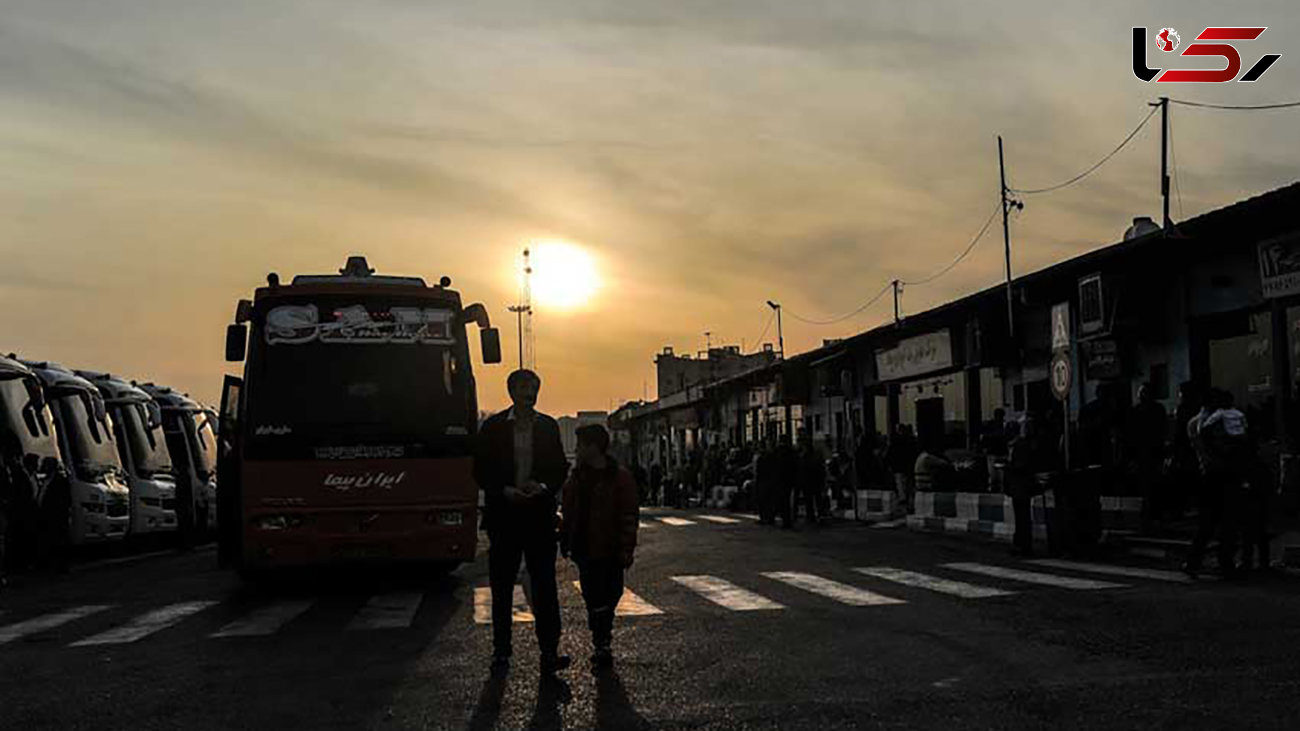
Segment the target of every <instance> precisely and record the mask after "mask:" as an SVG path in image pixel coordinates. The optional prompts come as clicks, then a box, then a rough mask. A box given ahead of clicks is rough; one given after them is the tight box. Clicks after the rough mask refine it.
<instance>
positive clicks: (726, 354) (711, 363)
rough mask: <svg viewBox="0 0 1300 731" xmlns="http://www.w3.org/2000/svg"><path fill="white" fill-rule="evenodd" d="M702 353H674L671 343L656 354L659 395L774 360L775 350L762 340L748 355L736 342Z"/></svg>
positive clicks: (679, 391) (718, 378)
mask: <svg viewBox="0 0 1300 731" xmlns="http://www.w3.org/2000/svg"><path fill="white" fill-rule="evenodd" d="M701 355H702V356H703V357H691V356H690V355H677V354H676V353H674V352H673V349H672V347H671V346H668V347H665V348H664V349H663V352H661V353H659V354H658V355H656V356H655V367H656V370H657V371H658V384H659V393H658V397H659V398H664V397H665V396H671V395H673V394H675V393H681V392H682V391H686V390H687V389H689V388H691V387H693V386H699V385H703V384H706V383H713V382H714V381H720V380H723V379H726V378H730V377H732V376H737V375H740V374H741V373H744V372H746V371H751V370H754V369H756V368H762V367H764V366H769V365H772V364H773V363H775V362H776V351H775V350H773V349H772V344H771V343H766V344H764V345H763V349H762V350H761V351H759V352H757V353H752V354H750V355H744V354H742V353H741V352H740V348H739V346H735V345H726V346H723V347H719V348H710V349H709V351H708V353H707V354H701Z"/></svg>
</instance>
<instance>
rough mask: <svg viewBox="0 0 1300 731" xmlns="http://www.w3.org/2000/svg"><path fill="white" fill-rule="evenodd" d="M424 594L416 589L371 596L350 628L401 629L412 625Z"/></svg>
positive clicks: (349, 625)
mask: <svg viewBox="0 0 1300 731" xmlns="http://www.w3.org/2000/svg"><path fill="white" fill-rule="evenodd" d="M422 601H424V595H423V594H421V593H420V592H415V591H401V592H395V593H392V594H379V595H377V596H374V597H371V598H370V601H368V602H366V603H365V605H364V606H362V607H361V610H360V611H358V612H357V616H355V617H353V618H352V621H351V622H350V623H349V624H348V629H350V630H371V629H401V628H403V627H410V626H411V622H412V621H414V620H415V613H416V612H418V611H420V602H422Z"/></svg>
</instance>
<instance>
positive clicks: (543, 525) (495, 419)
mask: <svg viewBox="0 0 1300 731" xmlns="http://www.w3.org/2000/svg"><path fill="white" fill-rule="evenodd" d="M568 475H569V460H568V459H566V458H565V456H564V443H563V442H562V441H561V440H560V426H559V424H557V423H556V422H555V419H552V418H551V417H549V416H547V415H545V414H542V413H537V414H535V415H534V416H533V472H532V475H531V477H532V479H533V480H536V481H537V482H540V483H542V484H543V485H545V486H546V494H545V495H543V496H539V497H535V498H532V499H530V500H527V501H525V502H522V503H519V504H511V503H509V502H508V501H507V500H506V497H505V488H506V487H507V486H514V487H519V485H515V423H514V422H513V421H511V419H510V410H509V409H507V410H506V411H502V412H501V413H499V414H495V415H493V416H491V417H489V418H488V420H487V421H485V422H483V426H482V427H481V428H480V429H479V433H478V439H477V442H476V445H475V450H474V479H475V480H477V481H478V485H479V487H481V488H482V489H483V492H484V506H483V529H484V530H495V529H498V528H505V529H507V530H534V529H535V530H543V531H545V530H551V531H553V530H554V529H555V502H556V499H557V497H558V496H559V494H560V489H561V488H562V487H563V486H564V480H565V478H567V477H568Z"/></svg>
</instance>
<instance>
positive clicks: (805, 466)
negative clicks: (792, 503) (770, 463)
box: [799, 432, 826, 525]
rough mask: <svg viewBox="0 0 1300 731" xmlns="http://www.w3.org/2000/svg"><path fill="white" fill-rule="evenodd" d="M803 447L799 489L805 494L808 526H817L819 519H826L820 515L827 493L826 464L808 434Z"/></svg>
mask: <svg viewBox="0 0 1300 731" xmlns="http://www.w3.org/2000/svg"><path fill="white" fill-rule="evenodd" d="M801 447H802V449H800V453H799V471H800V472H801V474H800V478H801V479H800V480H799V487H800V490H801V491H802V493H803V503H804V513H806V514H807V516H808V524H809V525H815V524H817V523H819V522H820V520H819V517H825V516H821V515H820V513H821V511H820V508H821V507H822V504H821V499H822V495H823V494H825V492H826V463H825V462H824V461H823V460H822V456H821V453H820V452H818V451H817V447H816V446H814V445H813V443H812V439H811V438H810V437H809V436H808V433H807V432H804V434H803V439H802V445H801Z"/></svg>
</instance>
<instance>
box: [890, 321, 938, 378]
mask: <svg viewBox="0 0 1300 731" xmlns="http://www.w3.org/2000/svg"><path fill="white" fill-rule="evenodd" d="M951 366H952V342H951V339H950V338H949V335H948V331H947V330H940V331H939V332H932V333H926V334H925V335H918V336H916V337H914V338H908V339H906V340H903V341H902V342H900V343H899V344H898V345H896V346H894V347H893V348H890V349H888V350H877V351H876V375H877V377H878V378H879V379H880V380H882V381H893V380H897V379H900V378H909V377H911V376H919V375H921V374H922V373H929V372H930V371H937V370H940V369H942V368H950V367H951Z"/></svg>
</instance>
